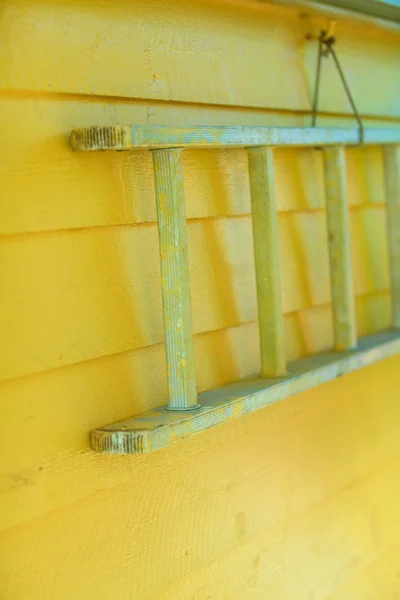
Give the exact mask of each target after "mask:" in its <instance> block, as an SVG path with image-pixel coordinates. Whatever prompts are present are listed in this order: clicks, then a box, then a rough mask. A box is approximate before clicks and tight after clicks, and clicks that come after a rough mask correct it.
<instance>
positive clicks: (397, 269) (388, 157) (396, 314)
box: [383, 146, 400, 329]
mask: <svg viewBox="0 0 400 600" xmlns="http://www.w3.org/2000/svg"><path fill="white" fill-rule="evenodd" d="M383 156H384V163H385V188H386V202H387V223H388V237H389V262H390V277H391V288H392V316H393V326H394V327H395V328H396V329H400V146H390V147H389V146H387V147H385V148H384V149H383Z"/></svg>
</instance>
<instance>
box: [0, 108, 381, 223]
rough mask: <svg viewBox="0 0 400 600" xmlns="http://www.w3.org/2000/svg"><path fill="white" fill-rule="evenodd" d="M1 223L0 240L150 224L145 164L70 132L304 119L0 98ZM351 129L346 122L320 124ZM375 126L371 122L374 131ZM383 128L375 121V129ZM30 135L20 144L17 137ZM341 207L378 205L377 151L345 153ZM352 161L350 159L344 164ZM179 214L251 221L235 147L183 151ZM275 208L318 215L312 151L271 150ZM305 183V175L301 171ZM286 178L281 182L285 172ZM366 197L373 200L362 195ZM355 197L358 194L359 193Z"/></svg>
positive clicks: (318, 178)
mask: <svg viewBox="0 0 400 600" xmlns="http://www.w3.org/2000/svg"><path fill="white" fill-rule="evenodd" d="M0 112H1V114H2V115H3V120H4V123H3V128H2V132H3V135H4V138H5V139H6V140H7V144H5V145H3V146H2V147H1V148H0V157H1V161H0V173H1V179H2V197H1V200H0V202H1V206H2V219H1V223H0V233H2V234H13V233H23V232H38V231H48V230H60V229H73V228H81V227H98V226H105V225H120V224H133V223H144V222H154V221H155V220H156V210H155V196H154V180H153V172H152V164H151V156H150V153H149V152H147V151H138V152H132V153H126V152H121V153H119V152H117V153H92V154H90V155H88V154H85V153H74V152H71V149H70V147H69V145H68V136H69V134H70V130H71V128H72V127H80V126H84V125H91V124H95V123H97V124H101V125H103V124H104V125H110V124H117V123H118V122H128V121H135V122H137V123H145V122H146V121H147V120H149V121H150V122H151V123H165V124H171V125H173V124H177V123H184V124H187V125H194V124H199V123H205V124H214V123H215V124H218V123H222V124H226V125H233V124H235V123H238V124H243V125H252V124H264V125H268V124H269V125H278V126H280V125H288V124H290V125H306V124H307V118H308V117H303V116H296V115H292V114H285V113H281V114H279V113H271V112H268V111H261V110H259V111H257V110H254V111H250V110H244V109H243V110H240V109H231V110H223V109H221V108H212V107H206V106H205V107H203V108H202V110H201V111H199V110H198V109H197V108H196V107H194V106H192V107H190V106H187V107H185V106H179V105H168V104H167V103H160V104H158V105H157V106H151V104H146V103H140V102H132V103H128V102H125V103H123V102H116V101H114V102H112V101H111V100H109V101H100V100H97V101H96V100H94V99H92V100H90V101H87V102H83V101H78V100H77V99H71V100H70V101H68V102H65V101H62V100H60V99H56V98H51V99H50V98H49V99H47V100H45V99H43V98H41V99H32V98H31V97H29V96H27V97H22V98H18V99H16V98H6V97H2V98H0ZM335 123H336V124H338V125H351V121H346V120H345V119H341V120H340V119H337V120H331V121H330V122H328V123H327V124H328V125H329V126H330V124H332V125H333V124H335ZM377 125H379V123H377ZM381 125H382V123H381ZM27 131H29V132H30V134H29V136H27V135H26V132H27ZM346 154H347V155H348V158H349V160H348V182H349V199H350V203H357V204H359V203H360V202H375V201H380V202H383V201H384V198H383V196H382V195H383V186H384V182H383V171H382V160H380V161H377V160H376V157H377V155H379V150H377V149H376V148H375V147H365V148H363V149H360V150H355V149H348V150H347V151H346ZM350 158H351V159H350ZM183 168H184V177H185V195H186V205H187V216H188V218H189V219H191V218H203V217H213V216H235V215H243V214H249V213H250V194H249V180H248V171H247V155H246V151H245V150H242V149H230V150H224V149H219V150H218V149H215V150H207V151H204V150H191V151H186V152H184V153H183ZM275 172H276V173H275V174H276V183H277V185H276V202H277V208H278V210H279V211H281V210H283V211H291V210H301V211H304V210H309V209H320V208H323V207H324V186H323V164H322V157H321V152H319V151H317V150H314V149H307V148H303V149H290V148H282V149H277V150H275ZM310 172H312V173H313V175H314V176H313V177H309V173H310ZM288 173H290V177H288V176H287V174H288ZM367 187H368V189H371V190H375V191H374V193H373V195H372V196H370V195H368V194H367V192H366V190H367ZM360 194H361V195H360Z"/></svg>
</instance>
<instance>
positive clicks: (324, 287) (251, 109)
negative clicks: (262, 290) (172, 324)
mask: <svg viewBox="0 0 400 600" xmlns="http://www.w3.org/2000/svg"><path fill="white" fill-rule="evenodd" d="M1 9H2V10H1V12H0V28H1V34H2V35H1V38H0V39H1V42H0V44H1V48H0V50H1V51H0V75H1V77H0V86H1V90H0V122H1V128H2V144H1V147H0V176H1V183H2V193H1V197H0V203H1V219H0V221H1V222H0V228H1V229H0V231H1V237H0V273H1V275H0V278H1V288H2V294H1V296H0V315H1V319H0V337H1V340H2V345H1V349H0V402H1V406H2V418H1V419H0V456H1V474H0V528H1V533H0V597H1V598H5V599H6V600H20V599H21V600H22V599H24V600H25V599H26V598H29V599H31V598H32V599H34V600H36V599H38V600H39V599H40V600H42V599H43V600H47V599H49V600H50V599H51V600H53V599H54V598H57V600H58V599H60V600H64V599H65V600H70V599H75V598H84V599H85V600H86V599H90V598H96V599H97V600H98V599H99V598H104V599H106V600H108V599H109V598H119V599H121V600H125V599H126V600H128V599H129V600H131V599H135V600H136V599H137V600H149V599H150V598H153V599H157V600H167V599H173V600H175V599H178V600H179V599H182V600H187V599H195V600H206V599H209V598H212V599H213V600H224V599H227V600H232V599H233V600H236V599H239V598H240V599H242V598H246V599H247V598H250V599H253V598H254V599H255V598H257V599H262V600H264V599H266V598H267V599H269V598H273V599H274V600H275V599H276V600H293V599H296V600H302V599H303V598H304V599H305V598H307V599H309V598H313V599H315V600H317V599H318V600H319V599H321V600H322V599H324V598H326V599H328V598H329V599H332V600H342V599H343V600H344V599H346V600H347V598H351V599H356V600H370V599H371V600H372V599H373V598H376V599H379V600H386V599H388V600H392V598H393V599H397V598H398V597H400V596H399V594H400V588H399V573H400V557H399V555H400V553H399V544H400V505H399V502H398V497H399V493H400V436H399V417H400V408H399V402H398V396H399V392H398V389H399V385H400V374H399V365H400V362H399V361H400V359H399V358H392V359H389V360H387V361H385V362H383V363H381V364H377V365H375V366H373V367H369V368H368V369H365V370H362V371H360V372H357V373H354V374H352V375H349V376H346V377H343V378H341V379H340V380H337V381H336V382H334V383H331V384H328V385H325V386H323V387H320V388H317V389H315V390H313V391H311V392H308V393H306V394H300V395H298V396H295V397H293V398H291V399H289V400H286V401H284V402H281V403H278V404H277V405H275V406H273V407H270V408H268V409H265V410H262V411H260V412H258V413H255V414H252V415H248V416H246V417H243V418H241V419H238V420H237V421H233V422H231V423H227V424H226V425H223V426H221V427H220V428H217V429H215V430H212V431H208V432H205V433H203V434H201V435H199V436H197V437H196V438H193V439H190V440H186V441H184V442H182V443H181V444H178V445H176V446H174V447H171V448H169V449H167V450H165V451H161V452H159V453H156V454H154V455H153V456H148V457H144V456H134V457H128V456H126V457H107V456H101V455H95V454H94V453H92V452H91V451H90V450H89V431H90V430H91V429H93V428H95V427H98V426H101V425H103V424H105V423H109V422H112V421H115V420H119V419H122V418H125V417H128V416H131V415H134V414H138V413H140V412H142V411H144V410H146V409H148V408H151V407H154V406H157V405H160V404H162V403H163V402H165V401H166V399H167V389H166V381H165V359H164V347H163V331H162V311H161V293H160V286H159V278H160V270H159V256H158V243H157V226H156V205H155V193H154V183H153V176H152V163H151V155H150V153H148V152H137V153H99V154H84V153H79V154H74V153H72V152H71V150H70V148H69V146H68V134H69V132H70V130H71V129H72V128H73V127H85V126H90V125H107V124H109V125H112V124H119V123H129V122H131V123H133V122H137V123H160V124H220V125H221V124H245V125H249V124H255V125H306V124H307V125H308V124H309V122H310V120H309V119H310V118H309V115H308V114H306V113H307V111H309V110H310V98H311V92H312V82H313V75H314V68H315V50H316V49H315V44H314V45H313V42H308V41H306V40H305V38H304V34H305V33H308V32H309V31H310V32H312V33H315V31H318V30H319V28H320V27H322V26H325V25H326V22H325V21H324V20H323V19H318V18H316V17H313V18H310V19H307V18H304V17H301V18H300V16H299V15H298V14H297V13H295V12H293V11H290V10H285V9H277V8H269V7H268V6H265V5H261V4H256V3H250V2H235V1H233V0H232V1H228V0H227V1H222V0H221V1H218V2H207V1H205V0H198V1H194V0H193V1H190V2H183V0H182V2H174V3H166V2H162V1H161V0H160V1H158V0H146V2H145V1H144V0H143V1H142V0H134V1H133V2H127V1H126V0H117V1H114V2H108V1H107V2H106V1H100V0H79V1H78V0H68V1H67V0H65V1H62V2H59V1H56V0H52V1H50V2H48V1H46V2H45V1H44V0H34V1H31V0H30V1H28V0H5V1H4V2H3V4H2V7H1ZM336 34H337V37H338V39H339V42H338V53H339V55H340V57H341V58H342V62H343V67H344V69H345V71H346V74H348V79H349V82H350V85H351V88H352V90H353V92H354V96H355V99H356V102H357V105H358V107H359V109H360V110H361V112H362V113H363V115H364V119H365V121H366V123H367V124H368V125H369V126H374V124H376V125H385V124H386V125H387V124H390V123H393V122H394V121H396V120H399V117H400V114H399V108H400V106H399V103H398V98H399V89H400V79H399V69H398V61H399V54H400V43H399V37H398V36H397V35H396V34H395V33H393V32H388V31H387V30H384V31H380V30H379V29H377V28H374V27H373V26H371V27H367V26H366V25H364V26H361V25H359V24H357V25H355V24H353V23H351V22H350V21H349V22H344V21H343V22H338V25H337V31H336ZM324 68H325V69H326V71H324V78H323V81H322V92H321V108H322V109H323V111H325V112H324V115H323V116H322V117H321V120H320V124H321V125H324V124H325V125H330V124H331V125H348V124H350V123H353V120H352V119H351V117H350V116H349V115H350V109H349V106H348V105H347V103H346V100H345V97H344V94H343V91H342V90H341V88H340V86H339V85H338V81H337V77H336V75H335V74H334V73H333V71H330V70H329V69H330V67H329V66H328V65H325V67H324ZM371 82H373V85H371ZM383 90H384V93H383ZM274 154H275V180H276V185H277V188H276V202H277V206H278V211H279V213H278V229H279V249H280V266H281V277H282V300H283V307H284V313H285V316H284V327H285V353H286V358H287V359H294V358H296V357H300V356H304V355H306V354H309V353H313V352H316V351H320V350H324V349H327V348H330V347H332V345H333V330H332V310H331V303H330V287H329V273H328V250H327V247H328V244H327V234H326V214H325V208H324V172H323V158H322V155H321V152H319V151H318V150H292V149H291V150H289V149H288V150H277V151H275V153H274ZM346 165H347V167H346V168H347V180H348V186H349V188H348V196H349V203H350V230H351V236H352V261H353V265H352V268H353V273H354V292H355V295H356V322H357V330H358V335H366V334H368V333H372V332H375V331H379V330H380V329H384V328H387V327H389V326H390V322H391V305H390V291H389V287H390V283H389V272H388V258H387V254H388V253H387V236H386V226H385V220H386V210H385V205H384V201H385V199H384V177H383V156H382V153H381V150H380V149H379V148H372V147H371V148H368V149H359V148H355V149H351V150H347V151H346ZM183 169H184V177H185V194H186V201H187V205H186V213H187V217H188V244H189V259H190V277H191V283H192V306H193V329H194V333H195V337H194V349H195V363H196V378H197V385H198V390H199V391H202V390H206V389H210V388H213V387H216V386H218V385H221V384H224V383H227V382H229V381H232V380H235V379H237V378H241V377H245V376H247V375H250V374H252V373H255V372H257V371H258V370H259V368H260V357H259V349H258V325H257V308H256V291H255V273H254V257H253V246H252V230H251V215H250V187H249V177H248V171H247V155H246V151H245V150H240V149H235V150H208V151H203V150H196V151H185V153H184V154H183Z"/></svg>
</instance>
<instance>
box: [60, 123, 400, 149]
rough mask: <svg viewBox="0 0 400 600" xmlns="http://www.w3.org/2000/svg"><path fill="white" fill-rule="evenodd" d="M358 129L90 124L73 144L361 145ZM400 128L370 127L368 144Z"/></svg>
mask: <svg viewBox="0 0 400 600" xmlns="http://www.w3.org/2000/svg"><path fill="white" fill-rule="evenodd" d="M359 139H360V133H359V131H358V129H351V128H346V129H339V128H338V129H335V128H318V127H232V126H231V127H225V126H223V127H222V126H221V127H219V126H211V127H207V126H201V127H171V126H164V125H117V126H113V127H88V128H86V129H85V128H82V129H75V130H73V131H72V133H71V147H72V149H73V150H76V151H80V152H85V151H86V152H95V151H98V150H132V149H135V148H136V149H140V148H142V149H143V148H153V149H154V148H174V147H179V148H181V147H182V148H208V147H211V148H225V147H226V148H228V147H231V148H235V147H240V146H245V147H246V146H337V145H357V144H358V143H359ZM399 142H400V128H398V127H397V128H396V127H393V128H390V127H387V128H379V127H376V128H372V127H371V128H370V129H366V130H365V131H364V144H374V145H376V144H398V143H399Z"/></svg>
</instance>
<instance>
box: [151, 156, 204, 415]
mask: <svg viewBox="0 0 400 600" xmlns="http://www.w3.org/2000/svg"><path fill="white" fill-rule="evenodd" d="M153 166H154V181H155V188H156V202H157V223H158V241H159V247H160V270H161V293H162V300H163V322H164V337H165V356H166V370H167V383H168V392H169V402H168V406H169V408H170V409H171V410H190V409H193V408H196V407H197V393H196V378H195V368H194V348H193V326H192V307H191V298H190V277H189V255H188V237H187V230H186V210H185V193H184V188H183V171H182V151H181V150H155V151H154V152H153Z"/></svg>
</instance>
